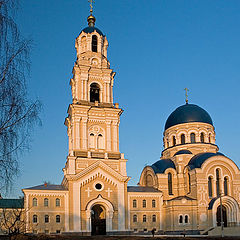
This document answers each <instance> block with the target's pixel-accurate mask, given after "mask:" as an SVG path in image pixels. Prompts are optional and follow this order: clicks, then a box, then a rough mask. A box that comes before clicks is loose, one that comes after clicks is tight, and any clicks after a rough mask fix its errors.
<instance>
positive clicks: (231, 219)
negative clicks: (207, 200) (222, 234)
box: [212, 196, 240, 227]
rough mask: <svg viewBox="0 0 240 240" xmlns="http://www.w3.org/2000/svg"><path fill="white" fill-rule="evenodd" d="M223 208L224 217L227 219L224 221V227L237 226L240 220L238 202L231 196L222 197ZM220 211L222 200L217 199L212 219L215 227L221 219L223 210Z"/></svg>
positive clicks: (213, 207)
mask: <svg viewBox="0 0 240 240" xmlns="http://www.w3.org/2000/svg"><path fill="white" fill-rule="evenodd" d="M222 206H223V215H224V214H225V215H226V216H223V220H224V217H225V218H226V219H225V221H224V226H225V225H226V224H227V227H231V226H236V225H238V223H239V219H240V215H239V214H240V212H239V205H238V203H237V201H236V200H235V199H234V198H233V197H230V196H223V197H222ZM219 209H220V198H217V199H216V200H215V202H214V203H213V206H212V219H213V227H216V226H218V224H219V222H221V220H219V219H218V218H219V217H220V219H221V216H220V214H221V210H219Z"/></svg>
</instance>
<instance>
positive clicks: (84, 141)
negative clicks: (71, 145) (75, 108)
mask: <svg viewBox="0 0 240 240" xmlns="http://www.w3.org/2000/svg"><path fill="white" fill-rule="evenodd" d="M81 122H82V148H83V149H85V150H86V149H87V148H88V147H87V142H88V141H87V140H88V139H87V118H82V121H81Z"/></svg>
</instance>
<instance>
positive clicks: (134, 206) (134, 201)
mask: <svg viewBox="0 0 240 240" xmlns="http://www.w3.org/2000/svg"><path fill="white" fill-rule="evenodd" d="M136 207H137V200H135V199H134V200H133V208H136Z"/></svg>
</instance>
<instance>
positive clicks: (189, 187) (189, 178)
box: [188, 173, 191, 193]
mask: <svg viewBox="0 0 240 240" xmlns="http://www.w3.org/2000/svg"><path fill="white" fill-rule="evenodd" d="M190 192H191V176H190V173H188V193H190Z"/></svg>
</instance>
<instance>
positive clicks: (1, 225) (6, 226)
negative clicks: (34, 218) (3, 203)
mask: <svg viewBox="0 0 240 240" xmlns="http://www.w3.org/2000/svg"><path fill="white" fill-rule="evenodd" d="M0 220H1V221H0V230H1V232H3V233H4V234H6V235H8V236H9V239H10V240H12V239H15V237H16V236H18V235H19V234H23V233H25V229H26V222H25V216H24V208H23V207H22V208H13V209H6V208H3V209H2V212H1V214H0Z"/></svg>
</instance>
